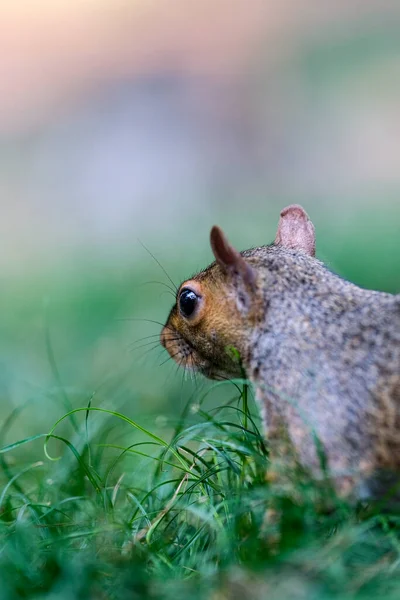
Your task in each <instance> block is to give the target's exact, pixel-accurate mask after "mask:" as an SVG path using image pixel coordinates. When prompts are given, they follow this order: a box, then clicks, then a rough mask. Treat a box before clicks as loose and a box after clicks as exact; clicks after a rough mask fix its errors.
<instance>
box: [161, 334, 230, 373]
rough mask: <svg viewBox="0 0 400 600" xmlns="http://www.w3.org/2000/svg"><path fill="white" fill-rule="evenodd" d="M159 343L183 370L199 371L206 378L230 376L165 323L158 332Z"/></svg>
mask: <svg viewBox="0 0 400 600" xmlns="http://www.w3.org/2000/svg"><path fill="white" fill-rule="evenodd" d="M160 342H161V345H162V346H163V347H164V348H165V349H166V350H167V352H168V354H169V355H170V358H172V359H173V360H174V361H175V362H176V363H177V364H178V365H179V366H180V367H182V368H183V369H184V370H185V371H186V370H189V371H195V372H196V373H201V374H202V375H204V376H205V377H207V378H208V379H215V380H225V379H230V378H231V376H230V375H229V374H228V373H225V371H223V370H220V369H218V367H216V366H215V365H214V364H213V363H212V362H211V361H210V360H208V359H207V358H205V357H204V356H202V355H201V354H200V352H198V351H197V350H196V349H195V348H194V347H193V346H192V344H191V343H190V342H188V341H187V340H186V339H185V338H184V337H183V336H182V335H181V334H180V333H179V332H178V331H176V330H175V329H172V328H171V327H170V326H168V325H166V326H165V327H163V329H162V331H161V334H160Z"/></svg>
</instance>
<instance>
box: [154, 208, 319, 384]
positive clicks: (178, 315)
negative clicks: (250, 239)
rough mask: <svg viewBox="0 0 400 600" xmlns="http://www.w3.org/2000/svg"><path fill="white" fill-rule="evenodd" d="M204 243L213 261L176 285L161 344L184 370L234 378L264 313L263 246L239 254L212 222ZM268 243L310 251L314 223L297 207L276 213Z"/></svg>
mask: <svg viewBox="0 0 400 600" xmlns="http://www.w3.org/2000/svg"><path fill="white" fill-rule="evenodd" d="M210 242H211V249H212V251H213V254H214V256H215V262H214V263H212V264H211V265H210V266H209V267H208V268H207V269H205V270H204V271H201V272H200V273H198V274H197V275H195V276H194V277H193V278H192V279H189V280H187V281H185V282H184V283H182V285H181V286H180V287H179V289H178V292H177V296H176V303H175V305H174V306H173V308H172V310H171V312H170V314H169V317H168V320H167V322H166V324H165V326H164V328H163V329H162V332H161V337H160V339H161V344H162V345H163V346H164V348H166V349H167V351H168V352H169V354H170V356H171V358H173V359H174V360H175V361H176V362H177V363H178V364H179V365H181V366H183V367H184V368H185V369H191V370H195V371H198V372H201V373H202V374H203V375H205V376H206V377H209V378H211V379H225V378H232V377H240V376H241V375H242V366H241V362H242V361H244V362H246V357H247V354H248V352H249V344H250V343H251V339H250V338H251V335H250V332H251V331H253V330H255V329H256V327H257V324H259V323H260V322H261V321H263V319H264V318H265V302H264V298H265V294H264V290H263V287H264V285H265V278H264V275H263V273H262V267H261V264H260V256H262V255H265V252H266V247H265V246H264V247H261V248H256V249H254V250H251V251H245V252H242V253H240V252H238V251H237V250H235V248H233V247H232V246H231V245H230V244H229V242H228V241H227V239H226V237H225V235H224V233H223V232H222V230H221V229H220V228H219V227H217V226H214V227H213V228H212V229H211V235H210ZM273 246H281V247H286V248H288V249H291V250H296V251H299V252H301V253H306V254H309V255H311V256H314V254H315V236H314V227H313V225H312V223H311V221H310V220H309V218H308V216H307V214H306V212H305V211H304V209H303V208H302V207H301V206H298V205H291V206H289V207H287V208H285V209H284V210H283V211H282V212H281V217H280V221H279V225H278V231H277V234H276V238H275V242H274V244H273Z"/></svg>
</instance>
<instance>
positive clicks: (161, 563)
mask: <svg viewBox="0 0 400 600" xmlns="http://www.w3.org/2000/svg"><path fill="white" fill-rule="evenodd" d="M180 260H181V258H180V257H179V261H180ZM362 262H363V263H365V265H366V266H365V269H366V272H367V271H368V265H369V264H370V263H369V262H368V260H365V259H364V258H363V261H362ZM141 268H142V270H141V271H140V272H136V273H132V274H130V273H129V272H127V270H126V268H125V267H121V268H120V269H119V270H118V269H115V267H114V266H113V268H109V269H104V266H103V264H100V265H99V266H98V267H95V266H93V265H90V269H86V270H85V269H83V268H81V266H79V269H81V270H80V271H79V272H78V271H74V272H72V273H70V274H69V275H68V277H67V275H64V274H63V273H62V270H60V273H61V275H59V277H60V279H59V280H57V276H58V275H57V274H52V275H51V277H47V278H46V277H44V278H43V280H39V278H38V277H34V278H33V280H32V282H27V281H24V282H22V283H21V282H19V283H18V285H16V284H15V282H11V281H10V282H5V285H4V286H3V293H2V296H1V298H0V308H1V310H0V320H1V329H2V337H1V339H0V355H1V356H0V397H1V403H0V419H1V421H0V600H17V599H18V600H19V599H22V598H34V599H35V600H81V599H82V600H120V599H124V600H125V598H129V599H135V598H138V599H147V598H148V599H160V600H170V599H171V600H180V599H182V600H187V599H188V598H193V600H206V599H207V600H208V599H211V600H224V599H228V598H229V599H231V598H232V599H233V598H244V599H245V600H246V599H249V600H250V599H252V600H253V599H256V600H257V599H261V598H262V599H264V598H268V599H272V600H287V599H289V598H290V599H291V598H295V599H303V598H304V599H307V600H309V599H311V600H313V599H316V600H317V599H318V600H324V599H326V600H328V599H331V598H340V599H341V600H342V599H344V600H350V599H360V600H368V599H371V600H372V599H376V598H380V597H385V598H388V599H389V600H390V599H393V600H394V599H396V600H397V599H398V598H399V597H400V527H399V525H400V511H397V512H394V510H392V511H391V512H390V511H388V510H385V511H383V510H379V507H376V506H375V507H374V506H365V505H364V506H363V505H360V506H351V505H348V504H346V503H344V502H343V501H340V500H339V499H337V498H335V497H334V495H332V493H331V492H330V490H329V488H327V487H326V486H324V485H316V484H315V482H313V481H311V480H310V479H308V478H307V477H306V476H305V475H304V474H296V476H295V477H293V478H292V479H291V480H290V481H289V482H286V483H285V485H283V484H282V482H281V483H279V481H275V480H274V478H273V477H272V476H269V477H268V476H266V475H267V474H268V473H270V474H271V475H272V474H273V472H274V470H273V467H272V468H271V465H270V463H269V457H268V445H267V442H266V441H265V440H264V438H263V436H262V434H261V433H260V428H261V425H260V420H259V415H258V411H257V408H256V406H255V405H254V401H253V399H252V397H251V393H250V391H249V390H248V388H247V386H246V385H245V383H244V382H243V381H241V382H236V384H233V383H226V384H218V385H216V386H212V387H211V388H206V389H205V391H202V390H201V389H199V388H196V389H195V390H194V391H193V387H190V385H189V384H186V383H184V384H183V385H182V386H181V384H180V378H178V382H176V380H174V378H173V375H174V372H175V367H173V368H171V371H170V372H169V373H168V372H167V373H165V371H164V369H168V363H167V364H166V365H165V366H164V367H161V368H158V365H159V363H160V362H162V361H163V360H164V357H163V358H158V359H157V354H158V352H159V349H158V348H157V339H158V331H159V327H158V325H156V324H151V323H147V322H146V323H141V321H136V320H135V321H131V322H129V321H124V320H123V319H124V318H125V317H127V318H130V316H132V315H134V316H135V318H136V317H137V318H138V319H141V318H142V317H143V318H145V319H147V318H150V319H154V320H157V319H158V320H159V321H160V320H161V321H162V320H163V319H164V318H165V316H166V314H167V312H168V308H169V306H170V299H168V298H167V297H165V296H163V297H162V298H161V299H160V293H159V292H156V291H155V288H154V286H145V285H142V284H143V283H144V282H146V281H147V280H153V279H158V278H159V277H158V274H156V270H154V273H152V272H149V271H150V270H149V268H148V265H147V264H146V265H145V266H144V267H143V266H142V267H141ZM191 269H193V266H189V265H187V269H186V272H190V270H191ZM184 271H185V269H184V267H182V265H181V264H179V266H178V265H177V267H176V273H172V275H173V277H174V278H175V275H178V276H181V275H182V272H184ZM368 272H370V271H368ZM139 284H140V285H139ZM369 285H371V287H374V281H370V282H369ZM385 286H386V287H387V289H393V291H396V289H397V287H396V282H393V281H392V280H391V279H390V280H389V279H388V280H387V281H386V283H385ZM390 286H391V287H390ZM43 296H46V297H49V298H50V299H51V302H47V303H44V302H43ZM152 331H153V332H154V338H153V337H149V340H150V342H151V343H150V342H147V340H143V342H141V341H140V339H139V338H141V337H142V336H145V335H148V334H149V332H152ZM133 338H136V339H137V340H138V342H137V344H136V345H135V346H134V348H135V350H134V351H132V352H131V349H132V348H131V344H132V339H133ZM153 339H154V348H155V352H154V360H153V362H151V360H150V358H151V356H152V352H153V343H152V340H153ZM147 343H149V344H150V345H149V346H144V345H143V344H147ZM148 351H150V353H149V354H148ZM166 378H167V379H168V384H166ZM189 383H190V382H189ZM182 399H183V401H182Z"/></svg>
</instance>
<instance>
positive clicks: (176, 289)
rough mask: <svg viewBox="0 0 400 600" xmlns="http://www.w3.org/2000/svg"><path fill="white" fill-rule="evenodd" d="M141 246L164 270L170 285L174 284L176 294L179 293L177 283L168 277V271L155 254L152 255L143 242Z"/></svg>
mask: <svg viewBox="0 0 400 600" xmlns="http://www.w3.org/2000/svg"><path fill="white" fill-rule="evenodd" d="M138 241H139V244H140V245H141V246H142V247H143V248H144V249H145V250H146V252H148V253H149V254H150V256H151V257H152V258H153V260H155V261H156V263H157V264H158V266H159V267H160V269H161V270H162V272H163V273H164V275H166V277H167V278H168V280H169V281H170V283H172V285H173V287H174V289H175V291H176V293H178V288H177V287H176V285H175V283H174V282H173V281H172V279H171V277H170V276H169V275H168V273H167V271H166V270H165V269H164V267H163V266H162V264H161V263H160V261H159V260H158V259H157V258H156V257H155V256H154V254H152V253H151V252H150V250H149V249H148V248H146V246H145V245H144V244H143V242H141V241H140V240H138Z"/></svg>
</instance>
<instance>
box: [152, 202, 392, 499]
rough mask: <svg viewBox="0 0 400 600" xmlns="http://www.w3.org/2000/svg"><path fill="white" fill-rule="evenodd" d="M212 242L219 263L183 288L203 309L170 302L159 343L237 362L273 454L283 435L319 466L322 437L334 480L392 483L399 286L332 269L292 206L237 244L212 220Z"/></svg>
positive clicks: (189, 361)
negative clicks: (261, 232) (248, 244)
mask: <svg viewBox="0 0 400 600" xmlns="http://www.w3.org/2000/svg"><path fill="white" fill-rule="evenodd" d="M211 243H212V248H213V251H214V254H215V257H216V262H215V263H213V264H212V265H210V266H209V267H208V268H207V269H205V270H204V271H202V272H200V273H199V274H198V275H196V276H195V277H194V278H193V279H192V280H189V281H187V282H185V283H184V284H183V285H182V286H181V288H180V289H182V287H189V288H190V287H191V286H192V287H193V290H194V291H195V292H196V293H197V294H198V298H199V301H198V310H197V311H196V313H195V314H194V315H193V317H191V318H189V319H186V318H184V316H182V314H180V311H179V306H178V304H176V305H175V306H174V307H173V308H172V310H171V313H170V315H169V318H168V320H167V324H166V326H165V327H164V329H163V331H162V334H161V343H162V344H163V345H164V346H165V348H166V349H167V350H168V352H169V353H170V355H171V356H173V358H174V359H175V360H176V361H177V362H178V363H181V364H182V365H183V366H185V367H188V368H193V369H195V370H197V371H200V372H201V373H203V374H204V375H206V376H207V377H211V378H214V379H219V378H232V377H236V376H240V375H241V373H242V369H244V371H245V374H246V376H247V377H248V378H249V379H250V380H251V381H252V383H253V384H254V387H255V388H256V397H257V400H258V402H259V405H260V408H261V411H262V415H263V419H264V423H265V430H266V435H267V437H268V439H269V441H270V443H271V449H272V451H273V453H274V454H275V455H279V454H281V453H282V452H283V450H282V443H283V440H284V439H285V440H287V439H288V440H289V442H290V445H291V447H292V450H293V453H294V454H295V455H296V460H298V461H299V462H300V463H301V464H302V465H304V466H306V467H307V468H309V469H311V471H312V472H313V473H314V474H315V475H316V476H319V475H321V468H320V466H321V463H320V456H319V454H318V452H317V450H316V444H315V441H314V440H315V436H317V437H318V439H319V440H320V442H321V444H322V448H323V451H324V453H325V455H326V458H327V459H328V463H329V468H330V471H331V473H332V476H333V478H334V480H335V481H336V483H337V488H338V490H339V491H341V492H343V493H348V492H349V491H350V490H354V489H355V486H359V489H360V490H361V489H363V492H362V493H364V492H365V491H366V490H367V493H369V491H368V490H370V489H372V488H374V486H375V483H371V485H369V482H374V481H375V479H376V477H377V476H380V474H382V473H383V474H384V475H385V478H384V481H385V482H386V483H385V489H387V488H388V486H389V484H388V483H387V482H388V481H392V480H391V479H390V478H389V479H387V478H386V473H391V474H394V476H395V477H397V476H398V474H400V295H397V296H393V295H390V294H385V293H381V292H375V291H370V290H364V289H361V288H359V287H357V286H355V285H353V284H352V283H350V282H347V281H345V280H343V279H341V278H339V277H338V276H337V275H335V274H333V273H331V272H330V271H329V270H328V269H327V268H326V267H325V266H324V265H323V264H322V263H321V262H320V261H318V260H317V259H316V258H314V252H315V238H314V227H313V225H312V223H311V221H309V219H308V216H307V214H306V213H305V211H304V210H303V209H302V208H301V207H299V206H297V205H293V206H290V207H287V208H286V209H284V210H283V211H282V213H281V219H280V222H279V226H278V232H277V236H276V240H275V243H274V244H272V245H270V246H263V247H260V248H254V249H251V250H246V251H244V252H241V253H239V252H237V251H236V250H234V249H233V248H232V247H231V246H230V245H229V243H228V242H227V240H226V238H225V236H224V234H223V233H222V231H221V230H220V229H219V228H213V230H212V236H211ZM177 298H178V299H179V292H178V296H177ZM232 346H233V347H235V348H236V349H237V351H238V352H239V354H240V357H241V364H239V362H238V360H237V357H235V355H234V354H232V352H231V351H230V347H232ZM283 432H284V433H283ZM285 443H286V442H285ZM396 474H397V475H396ZM374 478H375V479H374ZM375 487H376V486H375ZM360 493H361V492H360Z"/></svg>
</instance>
